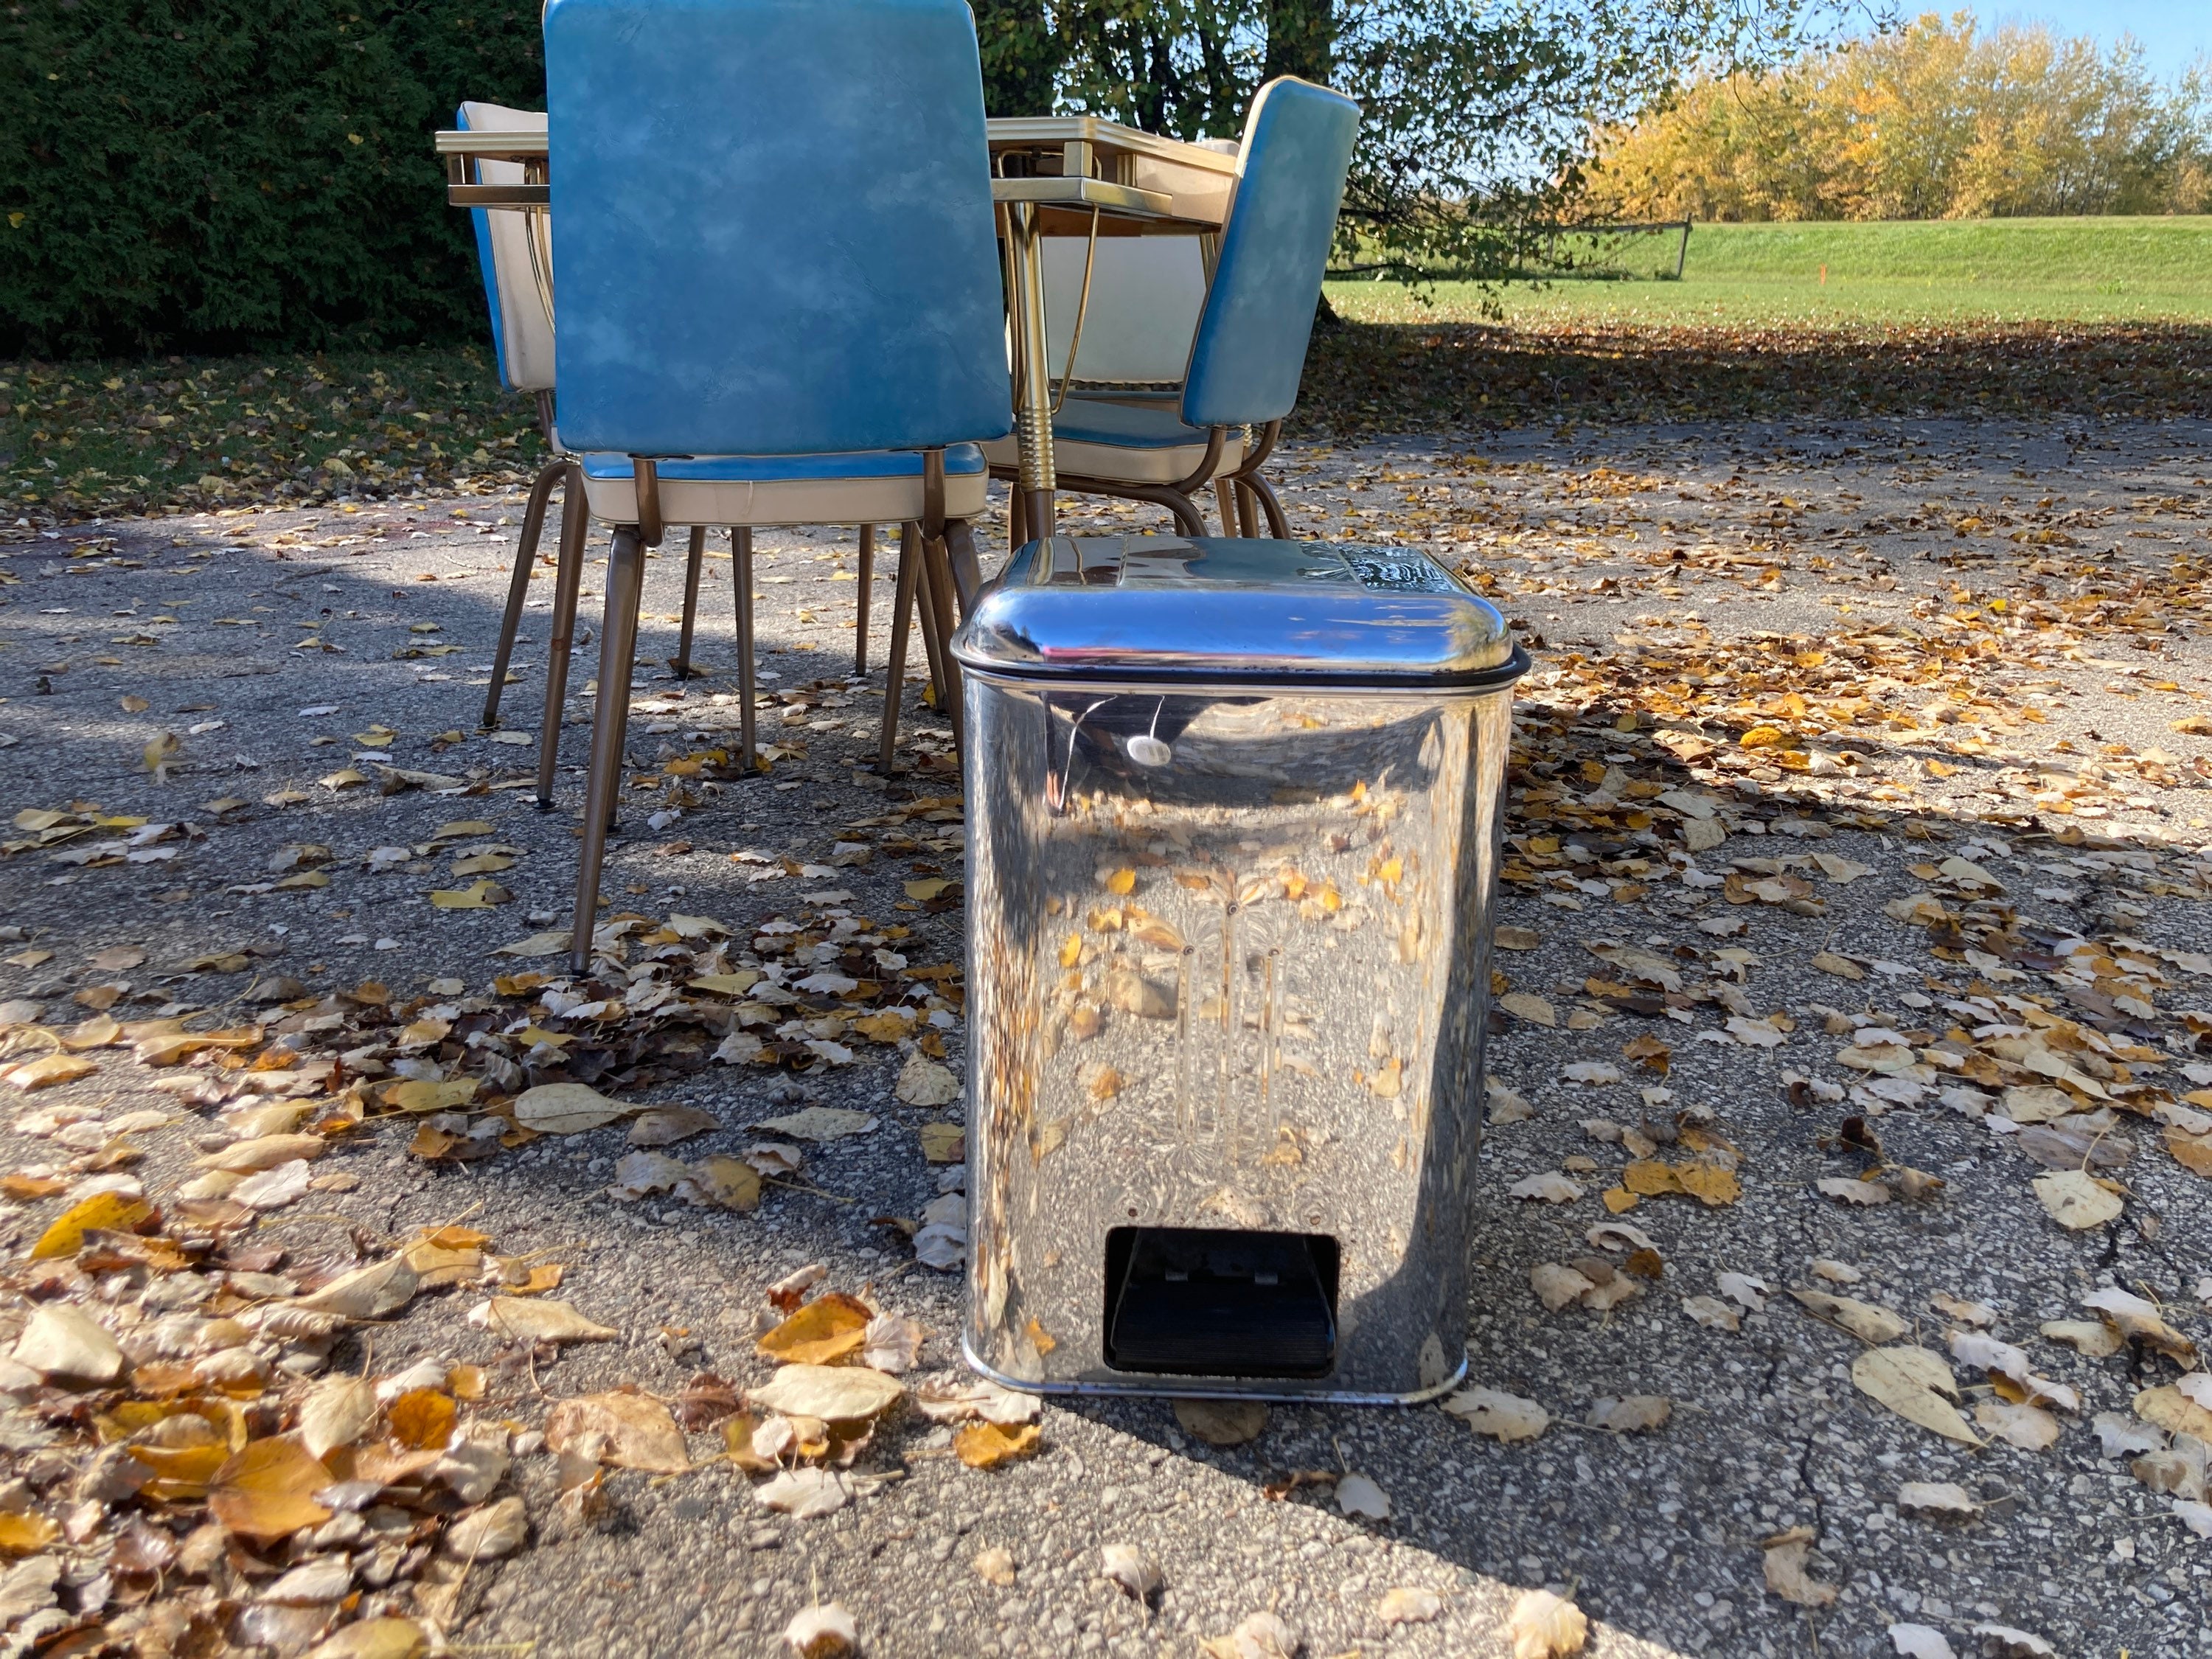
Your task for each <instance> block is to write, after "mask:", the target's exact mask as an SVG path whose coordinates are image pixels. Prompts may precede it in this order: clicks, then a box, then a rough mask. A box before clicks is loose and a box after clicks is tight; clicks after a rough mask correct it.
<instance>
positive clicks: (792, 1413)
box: [751, 1365, 906, 1423]
mask: <svg viewBox="0 0 2212 1659" xmlns="http://www.w3.org/2000/svg"><path fill="white" fill-rule="evenodd" d="M905 1397H906V1389H905V1388H904V1387H903V1386H902V1384H901V1383H899V1382H898V1380H897V1379H896V1377H890V1376H884V1374H883V1373H882V1372H881V1371H872V1370H868V1369H867V1368H866V1367H865V1366H861V1365H786V1366H783V1367H782V1368H781V1370H778V1371H777V1372H776V1374H775V1376H772V1377H770V1378H769V1380H768V1382H767V1383H765V1384H764V1385H763V1386H762V1387H760V1388H757V1389H753V1390H751V1398H752V1400H753V1401H754V1402H755V1403H756V1404H757V1405H761V1406H764V1407H767V1408H768V1409H769V1410H770V1411H775V1412H781V1413H783V1414H784V1415H785V1416H786V1417H818V1418H820V1419H823V1421H824V1422H828V1423H849V1422H856V1421H864V1420H866V1419H869V1418H872V1417H879V1416H881V1415H882V1414H883V1413H885V1412H887V1411H889V1410H890V1408H891V1407H894V1406H896V1405H897V1404H898V1403H899V1401H902V1400H903V1399H904V1398H905Z"/></svg>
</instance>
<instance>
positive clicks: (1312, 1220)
mask: <svg viewBox="0 0 2212 1659" xmlns="http://www.w3.org/2000/svg"><path fill="white" fill-rule="evenodd" d="M1417 563H1425V562H1418V561H1417ZM1382 574H1383V580H1389V573H1382ZM1421 574H1422V573H1421V571H1419V570H1415V571H1414V572H1413V576H1412V577H1407V578H1404V580H1409V581H1411V580H1414V579H1415V578H1419V577H1420V576H1421ZM966 704H967V714H968V726H967V731H968V743H967V749H966V772H967V786H968V802H969V880H968V925H969V1092H968V1099H969V1141H968V1144H969V1158H970V1166H971V1167H970V1185H969V1191H970V1194H971V1200H970V1203H971V1221H970V1237H971V1240H972V1244H971V1251H972V1255H971V1261H970V1268H971V1274H970V1280H969V1315H968V1329H967V1334H966V1335H967V1346H968V1350H969V1355H970V1358H972V1359H973V1360H974V1361H975V1363H976V1364H978V1365H979V1366H980V1367H981V1368H983V1369H985V1370H987V1371H989V1372H991V1373H993V1374H995V1375H997V1376H1000V1377H1002V1378H1004V1379H1006V1380H1007V1381H1009V1382H1012V1383H1017V1384H1018V1385H1021V1386H1025V1387H1030V1388H1047V1389H1098V1390H1127V1391H1137V1392H1144V1393H1167V1392H1178V1391H1180V1392H1190V1393H1210V1394H1253V1395H1268V1396H1274V1397H1283V1398H1292V1397H1297V1398H1334V1399H1394V1398H1405V1397H1411V1396H1419V1395H1425V1394H1429V1393H1433V1392H1436V1391H1437V1390H1439V1389H1442V1388H1443V1387H1444V1386H1446V1385H1448V1384H1449V1383H1450V1382H1451V1381H1452V1380H1453V1379H1454V1378H1455V1376H1457V1375H1458V1374H1459V1372H1460V1370H1461V1369H1462V1366H1463V1364H1464V1359H1463V1346H1462V1345H1463V1340H1464V1333H1465V1329H1466V1322H1467V1314H1466V1308H1465V1297H1466V1285H1467V1279H1466V1248H1467V1223H1468V1192H1469V1188H1470V1182H1471V1181H1472V1177H1473V1172H1474V1157H1475V1153H1476V1150H1477V1146H1478V1142H1479V1139H1480V1121H1481V1111H1482V1097H1483V1091H1482V1052H1483V1030H1484V1009H1485V1002H1484V998H1485V994H1486V990H1487V987H1488V975H1489V965H1488V933H1489V921H1488V912H1489V907H1490V903H1491V899H1492V889H1493V885H1494V880H1495V866H1496V849H1497V844H1498V811H1499V796H1500V792H1501V788H1502V786H1503V781H1504V763H1505V756H1506V747H1507V738H1508V729H1509V719H1510V687H1509V686H1507V685H1504V684H1499V685H1495V686H1491V687H1486V688H1484V689H1482V690H1479V691H1475V692H1472V693H1469V692H1463V691H1455V690H1443V689H1437V690H1387V691H1386V690H1345V691H1334V690H1332V691H1328V692H1320V693H1307V692H1297V693H1283V692H1279V691H1277V690H1273V689H1269V688H1261V687H1254V686H1251V685H1249V684H1243V685H1231V686H1224V687H1218V688H1213V689H1208V688H1206V687H1204V686H1197V685H1187V684H1178V685H1176V686H1175V687H1173V688H1172V689H1171V690H1170V689H1166V688H1159V689H1148V688H1146V687H1145V686H1142V685H1131V684H1120V685H1116V684H1103V683H1102V684H1079V683H1075V682H1073V681H1071V680H1069V679H1066V678H1039V679H1024V678H1019V677H1017V676H1012V675H1004V676H1001V675H994V674H991V673H987V672H982V671H975V669H974V668H973V667H972V666H971V669H970V671H969V673H968V675H967V677H966ZM1117 1229H1119V1230H1125V1232H1126V1231H1127V1230H1136V1233H1135V1235H1134V1236H1136V1237H1139V1241H1140V1243H1139V1247H1138V1248H1137V1255H1138V1257H1139V1259H1140V1260H1143V1259H1151V1258H1152V1257H1153V1256H1157V1257H1158V1258H1159V1259H1160V1260H1161V1261H1164V1262H1166V1263H1167V1264H1168V1265H1167V1266H1165V1267H1163V1268H1162V1269H1161V1272H1162V1273H1164V1275H1165V1276H1166V1277H1167V1278H1169V1279H1175V1280H1176V1283H1177V1284H1178V1285H1181V1284H1182V1283H1184V1282H1185V1280H1186V1279H1187V1278H1188V1274H1189V1273H1190V1272H1192V1271H1194V1269H1193V1268H1191V1267H1189V1266H1188V1263H1185V1265H1182V1266H1177V1265H1176V1262H1177V1261H1180V1260H1182V1259H1181V1258H1178V1257H1176V1255H1175V1254H1174V1252H1173V1250H1171V1249H1168V1250H1163V1249H1155V1248H1152V1247H1151V1246H1147V1245H1145V1244H1143V1243H1142V1242H1141V1241H1142V1240H1143V1239H1144V1238H1146V1237H1150V1236H1151V1235H1149V1234H1147V1233H1146V1231H1145V1230H1160V1229H1191V1230H1217V1231H1222V1230H1225V1231H1242V1232H1246V1233H1265V1234H1275V1235H1300V1236H1309V1237H1310V1236H1316V1235H1317V1236H1321V1242H1320V1243H1318V1244H1316V1252H1318V1253H1319V1254H1317V1255H1315V1257H1314V1258H1313V1259H1315V1260H1319V1259H1321V1257H1322V1255H1325V1256H1326V1259H1327V1263H1328V1270H1327V1272H1326V1273H1325V1274H1320V1275H1316V1274H1314V1273H1307V1274H1306V1277H1307V1278H1308V1279H1313V1280H1315V1281H1316V1282H1318V1280H1319V1279H1320V1278H1322V1277H1325V1278H1327V1279H1330V1280H1333V1281H1334V1282H1333V1284H1332V1285H1331V1286H1330V1289H1331V1290H1332V1291H1333V1293H1334V1355H1333V1358H1331V1359H1330V1361H1329V1363H1328V1367H1327V1370H1326V1371H1325V1373H1324V1374H1322V1375H1317V1376H1303V1377H1286V1376H1220V1375H1212V1376H1207V1375H1193V1374H1189V1373H1188V1370H1186V1371H1184V1372H1182V1373H1180V1374H1176V1375H1164V1374H1152V1373H1147V1372H1143V1371H1137V1370H1130V1369H1127V1368H1126V1367H1125V1368H1123V1369H1118V1370H1117V1369H1115V1368H1114V1367H1113V1366H1112V1365H1111V1364H1109V1354H1108V1353H1107V1352H1106V1339H1107V1331H1106V1328H1105V1327H1106V1321H1107V1319H1108V1316H1109V1309H1108V1304H1109V1285H1108V1251H1109V1243H1108V1236H1109V1232H1112V1231H1115V1230H1117ZM1117 1248H1120V1249H1121V1251H1122V1254H1123V1255H1124V1256H1127V1255H1129V1253H1130V1247H1129V1246H1128V1245H1127V1244H1126V1243H1125V1244H1123V1245H1121V1246H1119V1247H1117ZM1303 1248H1304V1247H1300V1249H1303ZM1148 1252H1149V1254H1148ZM1264 1254H1265V1253H1264V1252H1262V1255H1263V1256H1264ZM1255 1259H1259V1258H1255ZM1266 1259H1267V1260H1268V1261H1272V1260H1273V1258H1272V1257H1268V1258H1266ZM1296 1260H1297V1261H1299V1262H1304V1261H1307V1260H1308V1257H1307V1256H1306V1255H1298V1256H1297V1258H1296ZM1239 1270H1240V1269H1238V1268H1237V1267H1235V1266H1234V1264H1231V1266H1230V1267H1226V1268H1225V1269H1224V1271H1227V1272H1235V1271H1239ZM1195 1271H1198V1272H1200V1274H1201V1275H1203V1274H1204V1273H1205V1264H1204V1263H1203V1261H1201V1262H1200V1265H1199V1267H1197V1268H1196V1269H1195ZM1242 1271H1246V1272H1248V1273H1251V1272H1255V1271H1256V1272H1257V1280H1256V1282H1257V1283H1258V1284H1259V1285H1261V1287H1262V1288H1264V1289H1266V1290H1267V1291H1274V1290H1277V1289H1279V1274H1278V1273H1277V1272H1276V1270H1275V1269H1274V1268H1273V1267H1266V1268H1264V1269H1262V1270H1253V1269H1249V1268H1246V1269H1242ZM1300 1271H1304V1270H1303V1269H1300Z"/></svg>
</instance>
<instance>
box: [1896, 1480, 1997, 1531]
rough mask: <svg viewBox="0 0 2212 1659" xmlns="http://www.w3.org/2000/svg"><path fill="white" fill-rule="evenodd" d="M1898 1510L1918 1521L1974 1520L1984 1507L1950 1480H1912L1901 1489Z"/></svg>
mask: <svg viewBox="0 0 2212 1659" xmlns="http://www.w3.org/2000/svg"><path fill="white" fill-rule="evenodd" d="M1897 1512H1898V1513H1899V1515H1902V1516H1905V1517H1907V1518H1908V1519H1910V1520H1915V1521H1971V1520H1972V1519H1973V1518H1974V1517H1975V1516H1978V1515H1979V1514H1980V1513H1981V1512H1982V1506H1981V1505H1980V1504H1978V1503H1976V1502H1975V1501H1974V1498H1973V1495H1972V1493H1971V1492H1968V1491H1967V1490H1966V1488H1965V1487H1964V1486H1957V1485H1954V1484H1953V1483H1952V1482H1950V1481H1948V1480H1941V1481H1938V1480H1908V1481H1906V1482H1905V1484H1904V1485H1903V1486H1899V1488H1898V1489H1897Z"/></svg>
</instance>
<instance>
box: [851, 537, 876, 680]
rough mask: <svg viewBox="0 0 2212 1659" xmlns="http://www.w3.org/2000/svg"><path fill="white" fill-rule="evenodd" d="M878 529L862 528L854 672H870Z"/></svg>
mask: <svg viewBox="0 0 2212 1659" xmlns="http://www.w3.org/2000/svg"><path fill="white" fill-rule="evenodd" d="M875 581H876V527H875V526H873V525H872V524H864V525H862V526H860V617H859V619H858V620H857V621H855V622H854V624H853V671H854V673H855V674H865V673H866V672H867V671H868V600H869V599H870V598H871V597H872V595H873V593H874V592H875Z"/></svg>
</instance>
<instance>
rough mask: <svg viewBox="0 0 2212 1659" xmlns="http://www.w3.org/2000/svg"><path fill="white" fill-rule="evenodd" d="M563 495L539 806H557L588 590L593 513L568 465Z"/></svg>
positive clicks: (580, 478)
mask: <svg viewBox="0 0 2212 1659" xmlns="http://www.w3.org/2000/svg"><path fill="white" fill-rule="evenodd" d="M591 528H592V512H591V508H590V507H589V506H588V505H587V504H586V501H585V500H584V471H583V469H582V468H581V467H580V466H578V465H576V464H575V463H574V461H571V462H569V463H568V483H565V484H563V485H562V489H561V549H560V561H559V568H558V569H557V570H556V573H555V574H554V578H553V623H552V631H551V634H550V636H549V637H548V639H547V640H546V641H545V714H544V724H543V725H542V726H539V728H538V805H539V806H541V807H550V806H551V805H553V774H554V772H555V770H556V769H557V768H558V766H559V765H560V761H561V715H562V709H563V708H566V706H567V704H568V655H569V650H570V647H571V645H572V642H573V641H574V639H575V637H576V595H577V592H578V590H579V589H580V588H581V587H582V586H583V584H584V542H585V538H586V537H587V536H588V535H589V534H590V533H591Z"/></svg>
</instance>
